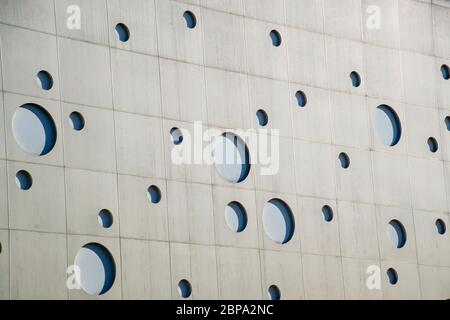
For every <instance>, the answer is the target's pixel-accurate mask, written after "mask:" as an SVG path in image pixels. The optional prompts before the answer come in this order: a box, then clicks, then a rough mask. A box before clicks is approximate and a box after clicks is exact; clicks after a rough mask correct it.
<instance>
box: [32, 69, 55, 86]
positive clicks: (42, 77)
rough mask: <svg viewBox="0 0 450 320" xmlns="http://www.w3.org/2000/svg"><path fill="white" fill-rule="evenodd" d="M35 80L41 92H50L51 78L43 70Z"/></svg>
mask: <svg viewBox="0 0 450 320" xmlns="http://www.w3.org/2000/svg"><path fill="white" fill-rule="evenodd" d="M36 79H37V81H38V84H39V86H40V87H41V88H42V90H50V89H51V88H52V87H53V77H52V75H51V74H50V73H49V72H47V71H45V70H41V71H39V72H38V73H37V75H36Z"/></svg>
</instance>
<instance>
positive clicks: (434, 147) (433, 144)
mask: <svg viewBox="0 0 450 320" xmlns="http://www.w3.org/2000/svg"><path fill="white" fill-rule="evenodd" d="M427 144H428V149H430V152H432V153H436V152H437V151H438V149H439V145H438V142H437V141H436V139H435V138H433V137H429V138H428V140H427Z"/></svg>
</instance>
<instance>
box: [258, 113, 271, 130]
mask: <svg viewBox="0 0 450 320" xmlns="http://www.w3.org/2000/svg"><path fill="white" fill-rule="evenodd" d="M256 118H257V119H258V123H259V125H260V126H261V127H265V126H266V125H267V123H268V122H269V118H268V117H267V113H266V112H265V111H264V110H262V109H259V110H258V111H256Z"/></svg>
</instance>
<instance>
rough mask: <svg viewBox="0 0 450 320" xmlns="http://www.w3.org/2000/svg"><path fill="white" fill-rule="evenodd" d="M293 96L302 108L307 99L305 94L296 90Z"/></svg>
mask: <svg viewBox="0 0 450 320" xmlns="http://www.w3.org/2000/svg"><path fill="white" fill-rule="evenodd" d="M295 98H296V99H297V104H298V106H299V107H301V108H303V107H305V106H306V103H307V102H308V100H307V98H306V94H305V93H304V92H303V91H301V90H298V91H297V92H296V93H295Z"/></svg>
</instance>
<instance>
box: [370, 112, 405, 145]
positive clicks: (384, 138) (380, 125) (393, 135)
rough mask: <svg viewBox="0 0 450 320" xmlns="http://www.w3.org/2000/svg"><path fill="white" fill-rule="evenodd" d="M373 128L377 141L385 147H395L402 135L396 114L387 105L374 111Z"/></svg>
mask: <svg viewBox="0 0 450 320" xmlns="http://www.w3.org/2000/svg"><path fill="white" fill-rule="evenodd" d="M373 128H374V131H375V136H376V137H377V139H378V141H380V142H381V143H382V144H384V145H386V146H390V147H392V146H395V145H396V144H397V143H398V142H399V141H400V137H401V134H402V127H401V124H400V119H399V118H398V116H397V113H396V112H395V111H394V110H393V109H392V108H391V107H389V106H387V105H381V106H379V107H377V108H376V109H375V113H374V117H373Z"/></svg>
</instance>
